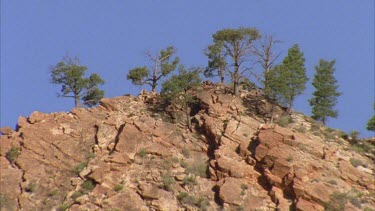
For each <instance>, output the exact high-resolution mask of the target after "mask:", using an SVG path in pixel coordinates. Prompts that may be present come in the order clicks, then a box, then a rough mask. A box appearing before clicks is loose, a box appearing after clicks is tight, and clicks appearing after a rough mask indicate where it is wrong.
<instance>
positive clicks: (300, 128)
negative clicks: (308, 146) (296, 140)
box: [296, 126, 307, 133]
mask: <svg viewBox="0 0 375 211" xmlns="http://www.w3.org/2000/svg"><path fill="white" fill-rule="evenodd" d="M296 131H297V132H299V133H306V131H307V130H306V128H305V127H304V126H299V127H297V128H296Z"/></svg>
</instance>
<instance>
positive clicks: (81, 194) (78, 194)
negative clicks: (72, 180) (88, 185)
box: [70, 191, 85, 201]
mask: <svg viewBox="0 0 375 211" xmlns="http://www.w3.org/2000/svg"><path fill="white" fill-rule="evenodd" d="M83 195H85V194H84V193H83V192H81V191H76V192H74V193H73V194H72V195H71V196H70V198H72V199H73V201H75V200H76V199H77V198H78V197H80V196H83Z"/></svg>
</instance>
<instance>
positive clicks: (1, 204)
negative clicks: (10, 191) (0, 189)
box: [0, 193, 8, 210]
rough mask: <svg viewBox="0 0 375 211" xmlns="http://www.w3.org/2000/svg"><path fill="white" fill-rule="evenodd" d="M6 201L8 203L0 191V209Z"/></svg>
mask: <svg viewBox="0 0 375 211" xmlns="http://www.w3.org/2000/svg"><path fill="white" fill-rule="evenodd" d="M7 203H8V197H7V196H6V195H5V194H3V193H0V210H1V208H3V207H5V205H6V204H7Z"/></svg>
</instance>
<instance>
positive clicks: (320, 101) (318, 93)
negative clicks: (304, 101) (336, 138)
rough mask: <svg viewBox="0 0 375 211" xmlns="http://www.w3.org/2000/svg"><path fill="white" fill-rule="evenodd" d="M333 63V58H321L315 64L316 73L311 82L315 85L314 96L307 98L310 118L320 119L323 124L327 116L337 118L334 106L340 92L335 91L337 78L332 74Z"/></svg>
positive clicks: (333, 69)
mask: <svg viewBox="0 0 375 211" xmlns="http://www.w3.org/2000/svg"><path fill="white" fill-rule="evenodd" d="M334 65H335V60H333V61H326V60H323V59H321V60H320V61H319V64H318V65H317V66H315V71H316V73H315V76H314V79H313V82H312V85H313V86H314V87H315V91H314V93H313V95H314V96H313V98H311V99H310V100H309V102H310V106H312V118H313V119H315V120H318V121H322V123H323V124H325V123H326V122H327V118H328V117H333V118H337V115H338V112H337V111H336V110H334V106H335V105H336V103H337V97H338V96H340V95H341V94H340V92H338V91H337V88H338V85H337V80H336V78H335V77H334V75H333V73H334V71H335V68H334Z"/></svg>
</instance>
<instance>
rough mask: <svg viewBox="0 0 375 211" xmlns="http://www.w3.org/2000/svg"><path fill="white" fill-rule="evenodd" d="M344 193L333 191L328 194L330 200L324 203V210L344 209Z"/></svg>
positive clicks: (345, 201) (345, 200)
mask: <svg viewBox="0 0 375 211" xmlns="http://www.w3.org/2000/svg"><path fill="white" fill-rule="evenodd" d="M347 201H348V199H347V194H346V193H337V192H335V193H333V194H331V195H330V200H329V201H328V202H327V203H326V204H325V205H324V208H325V210H332V211H334V210H344V208H345V204H346V203H347Z"/></svg>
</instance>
